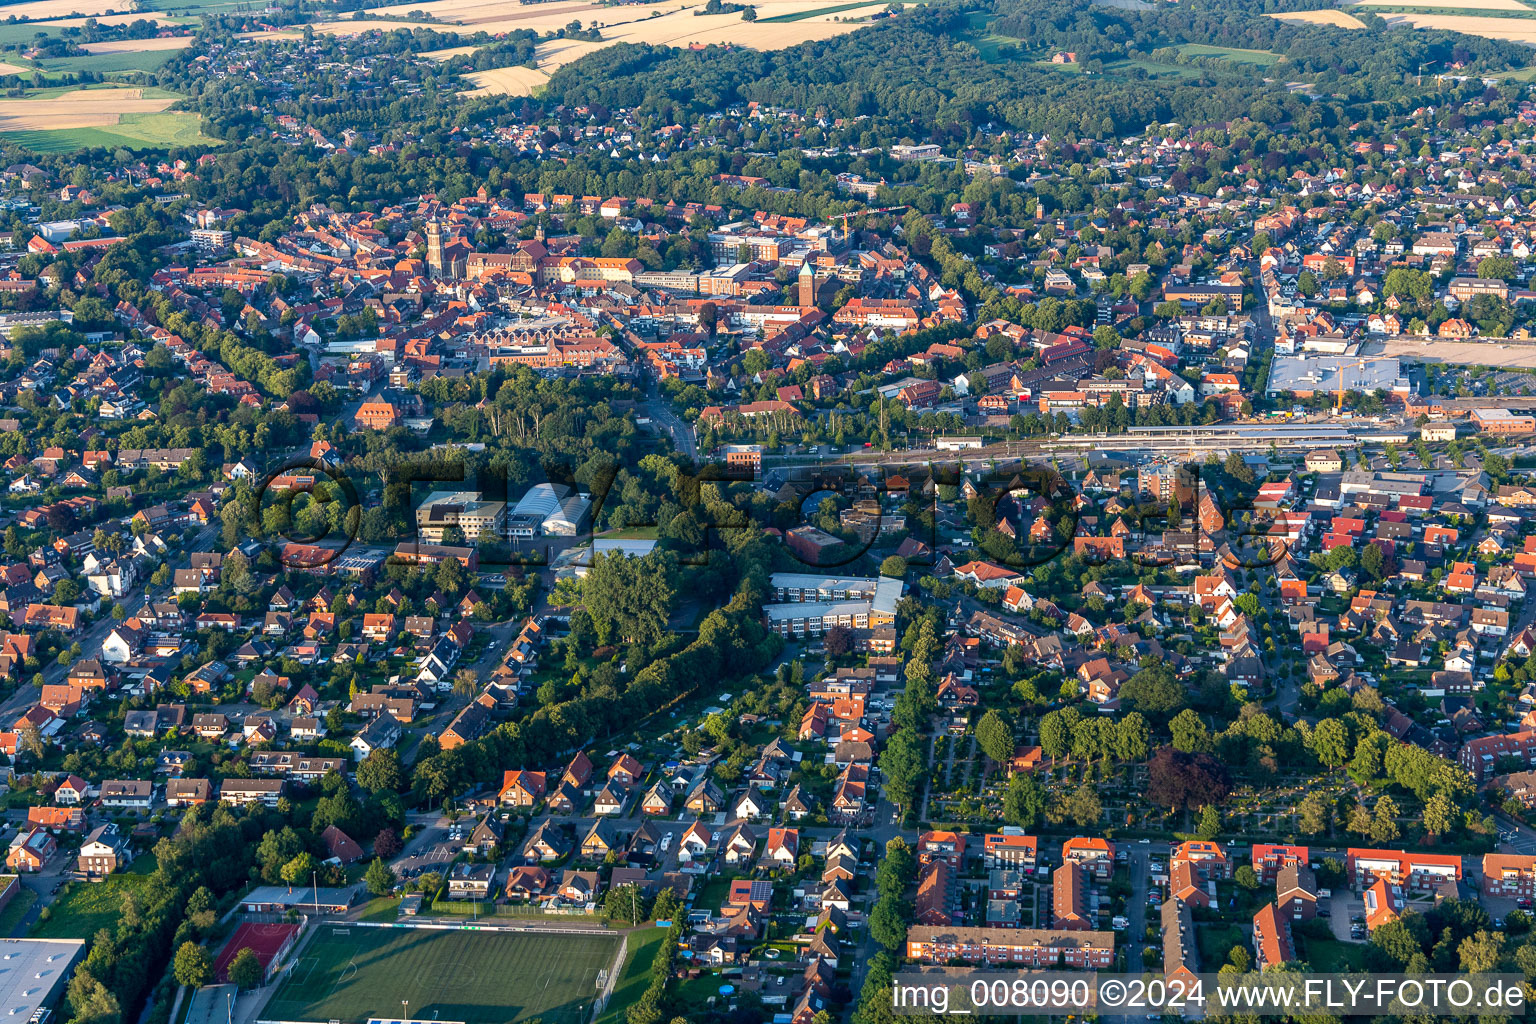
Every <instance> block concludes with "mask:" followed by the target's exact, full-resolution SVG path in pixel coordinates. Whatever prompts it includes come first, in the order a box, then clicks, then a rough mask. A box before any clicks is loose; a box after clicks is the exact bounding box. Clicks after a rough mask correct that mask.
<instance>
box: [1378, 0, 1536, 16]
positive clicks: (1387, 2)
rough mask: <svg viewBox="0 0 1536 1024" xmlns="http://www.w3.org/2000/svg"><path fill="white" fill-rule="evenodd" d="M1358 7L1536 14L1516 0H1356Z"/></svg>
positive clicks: (1535, 11)
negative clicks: (1472, 8) (1479, 10)
mask: <svg viewBox="0 0 1536 1024" xmlns="http://www.w3.org/2000/svg"><path fill="white" fill-rule="evenodd" d="M1357 3H1358V6H1360V7H1450V8H1455V9H1458V10H1465V9H1466V8H1469V7H1474V8H1481V9H1482V10H1485V11H1526V12H1530V13H1532V14H1536V10H1532V9H1531V8H1530V7H1528V6H1527V5H1525V4H1522V3H1520V2H1518V0H1357Z"/></svg>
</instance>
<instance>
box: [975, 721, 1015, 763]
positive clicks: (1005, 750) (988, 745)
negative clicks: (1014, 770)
mask: <svg viewBox="0 0 1536 1024" xmlns="http://www.w3.org/2000/svg"><path fill="white" fill-rule="evenodd" d="M976 743H977V744H978V745H979V746H980V747H981V752H982V753H983V754H986V755H987V756H988V757H990V758H991V759H992V760H993V761H995V762H997V763H998V764H1007V763H1008V762H1009V761H1011V760H1012V759H1013V729H1012V728H1011V727H1010V726H1009V725H1008V721H1007V720H1006V719H1005V718H1003V716H1002V715H1000V714H998V713H997V709H996V708H988V709H987V713H986V714H984V715H982V716H981V721H979V722H977V723H976Z"/></svg>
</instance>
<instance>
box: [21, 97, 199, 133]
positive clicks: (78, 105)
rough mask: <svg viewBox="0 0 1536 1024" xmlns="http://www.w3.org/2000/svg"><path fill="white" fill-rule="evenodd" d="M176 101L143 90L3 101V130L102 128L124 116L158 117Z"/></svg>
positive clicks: (174, 98)
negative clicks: (148, 94)
mask: <svg viewBox="0 0 1536 1024" xmlns="http://www.w3.org/2000/svg"><path fill="white" fill-rule="evenodd" d="M50 92H52V90H50ZM157 92H160V91H159V90H157ZM175 102H176V97H175V96H174V95H172V94H170V93H163V92H162V93H161V94H160V95H153V96H145V95H144V90H143V89H71V90H68V91H65V92H62V93H57V94H54V95H50V96H48V97H46V98H39V99H19V100H10V99H0V131H20V130H27V129H32V130H36V129H57V128H99V127H103V126H106V125H114V124H117V123H118V121H119V119H120V118H121V117H122V115H124V114H157V113H159V112H160V111H162V110H164V109H165V108H166V107H169V106H170V105H171V104H172V103H175Z"/></svg>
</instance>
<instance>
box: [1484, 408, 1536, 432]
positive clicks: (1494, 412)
mask: <svg viewBox="0 0 1536 1024" xmlns="http://www.w3.org/2000/svg"><path fill="white" fill-rule="evenodd" d="M1472 422H1473V423H1476V424H1477V428H1478V429H1479V430H1481V431H1482V432H1483V433H1485V434H1531V433H1536V416H1533V415H1531V414H1530V413H1520V412H1511V411H1510V410H1508V409H1473V410H1472Z"/></svg>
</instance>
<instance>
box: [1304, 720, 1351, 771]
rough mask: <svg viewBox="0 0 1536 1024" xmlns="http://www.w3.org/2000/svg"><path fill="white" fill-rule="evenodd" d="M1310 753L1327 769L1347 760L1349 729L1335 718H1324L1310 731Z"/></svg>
mask: <svg viewBox="0 0 1536 1024" xmlns="http://www.w3.org/2000/svg"><path fill="white" fill-rule="evenodd" d="M1312 752H1313V753H1314V754H1316V755H1317V759H1318V760H1319V761H1321V762H1322V763H1323V764H1325V765H1327V766H1328V767H1329V769H1333V768H1337V767H1338V766H1339V765H1341V764H1343V763H1344V762H1345V761H1346V760H1347V759H1348V758H1349V727H1348V726H1346V725H1345V724H1344V723H1343V722H1341V721H1339V720H1338V719H1337V718H1325V719H1323V720H1322V721H1321V722H1318V723H1317V726H1316V728H1314V729H1313V730H1312Z"/></svg>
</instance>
